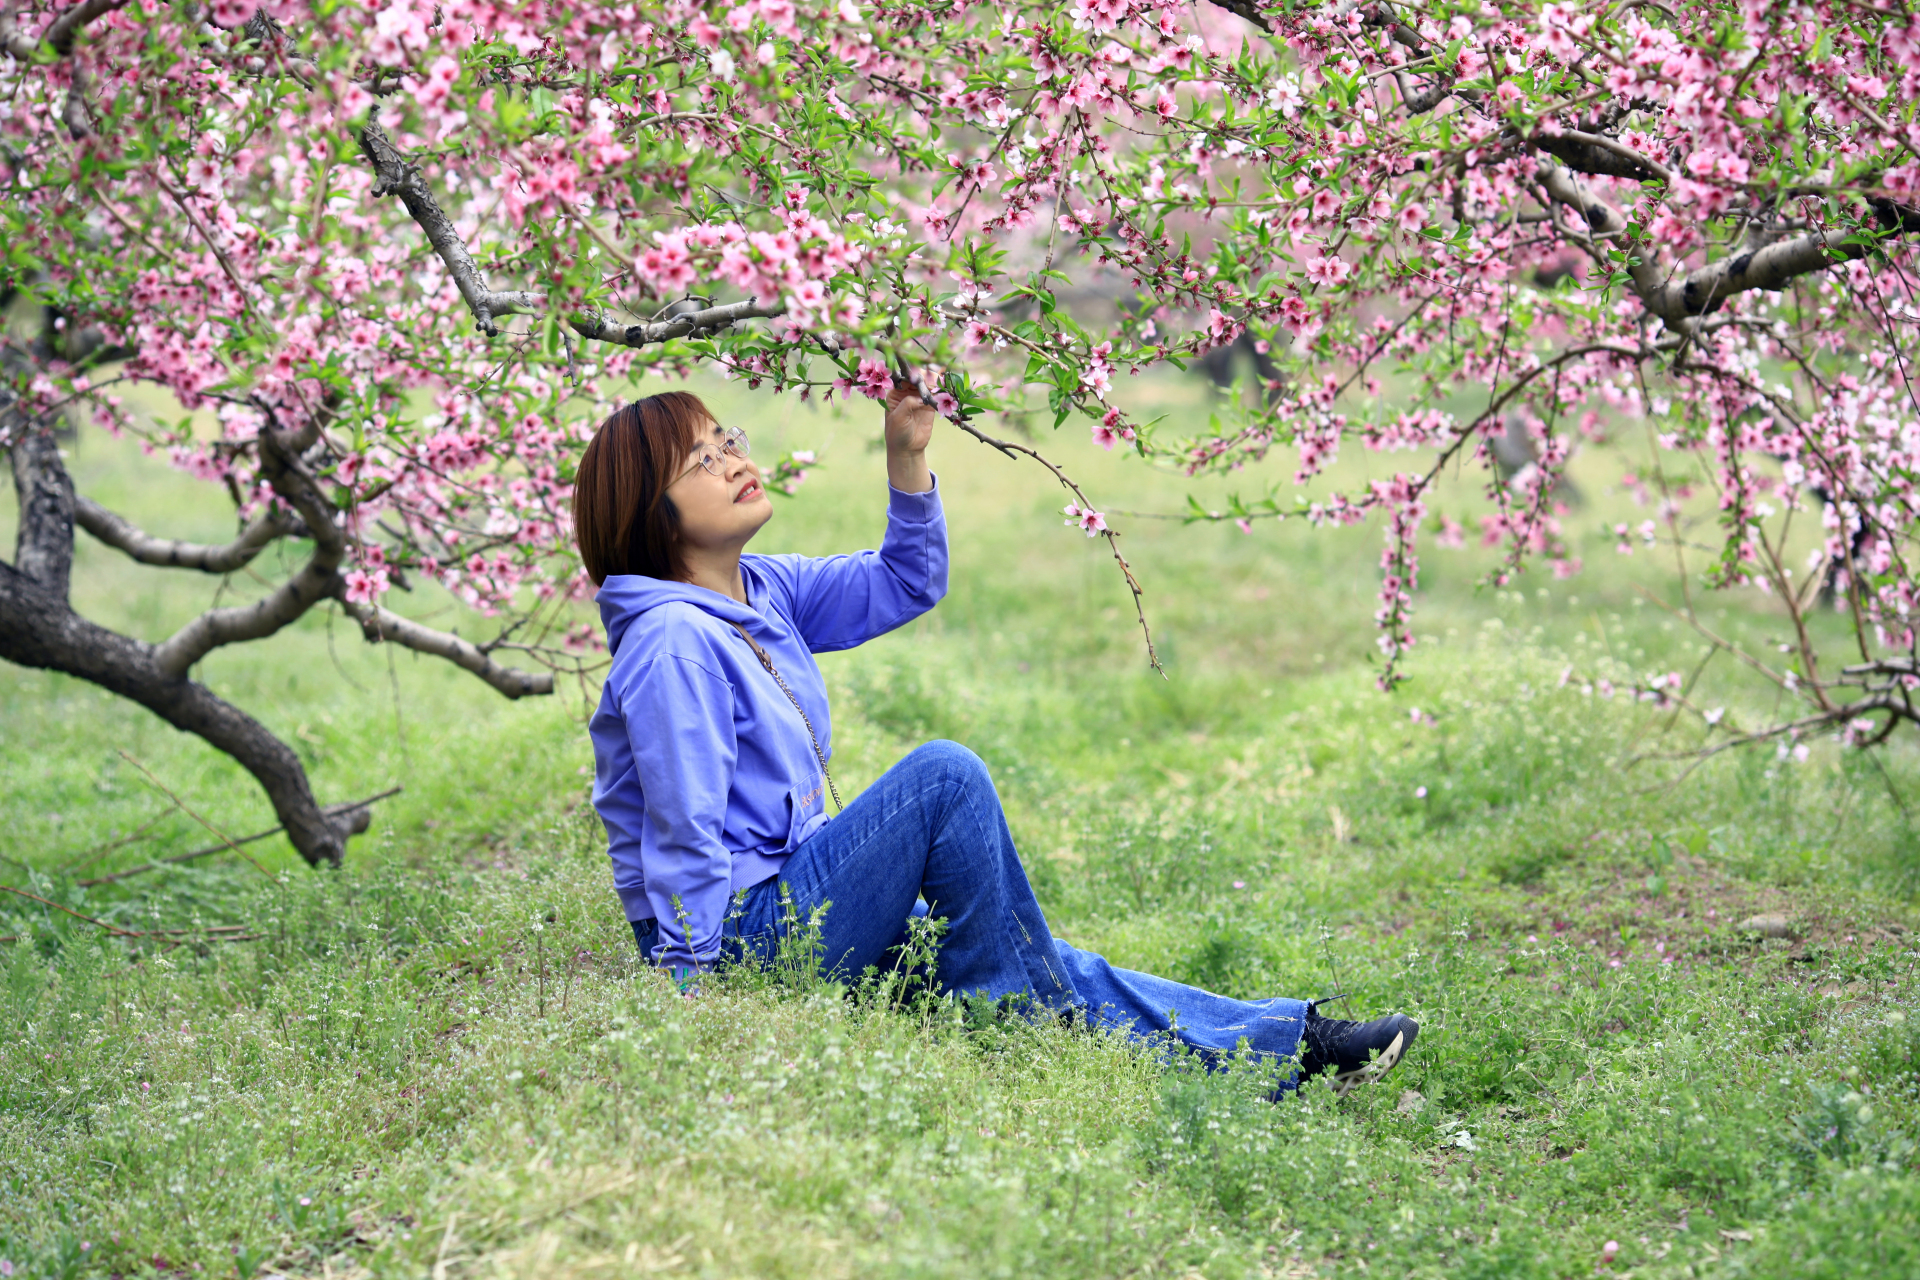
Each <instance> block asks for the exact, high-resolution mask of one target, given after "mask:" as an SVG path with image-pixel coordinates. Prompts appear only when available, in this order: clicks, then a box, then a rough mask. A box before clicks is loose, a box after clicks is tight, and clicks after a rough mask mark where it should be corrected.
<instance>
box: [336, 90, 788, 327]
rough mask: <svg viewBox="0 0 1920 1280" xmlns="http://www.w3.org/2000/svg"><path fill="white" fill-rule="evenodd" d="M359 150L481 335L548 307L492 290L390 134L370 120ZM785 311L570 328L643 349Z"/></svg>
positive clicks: (781, 306)
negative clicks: (498, 321) (503, 319)
mask: <svg viewBox="0 0 1920 1280" xmlns="http://www.w3.org/2000/svg"><path fill="white" fill-rule="evenodd" d="M360 149H361V151H362V152H363V153H365V155H366V157H367V160H368V162H369V163H371V164H372V165H373V169H374V173H375V175H376V181H375V182H374V187H373V194H374V195H376V196H381V195H387V194H389V193H392V194H396V195H398V196H399V197H400V200H401V202H402V203H404V204H405V205H406V206H407V212H408V213H409V214H411V215H412V217H413V220H414V221H415V222H417V223H419V224H420V229H421V230H422V231H424V232H426V234H427V242H428V243H429V244H431V245H432V246H433V249H434V252H435V253H438V254H439V255H440V260H441V261H442V262H444V263H446V264H447V272H448V274H449V275H451V276H452V277H453V282H454V284H455V285H456V286H457V287H458V288H459V290H460V296H461V297H462V298H464V299H466V303H467V309H468V310H470V311H471V312H473V317H474V322H475V324H476V326H477V327H478V328H479V329H480V331H481V332H482V333H484V334H486V335H487V336H488V337H490V338H491V337H494V336H496V335H498V334H499V332H500V330H499V329H498V327H496V326H495V325H494V323H493V320H494V317H495V316H504V315H513V314H517V313H520V312H538V311H541V310H544V309H545V307H546V298H545V297H544V296H542V295H541V294H538V293H529V292H523V291H497V290H494V289H491V288H489V287H488V286H487V282H486V278H485V277H484V276H482V275H481V274H480V268H479V267H478V266H477V265H476V264H475V263H474V260H473V255H472V254H470V253H468V252H467V246H466V245H465V244H464V243H463V242H462V241H461V239H460V236H459V234H458V233H457V232H456V231H455V230H454V229H453V220H452V219H451V218H449V217H448V216H447V214H446V211H445V210H444V209H442V208H441V207H440V203H439V201H437V200H435V199H434V198H433V192H432V191H430V190H428V188H427V184H426V183H425V181H423V180H422V179H421V177H420V168H419V166H418V165H416V164H414V163H412V162H411V161H409V160H408V159H407V158H406V156H405V155H403V154H402V153H401V151H400V149H399V148H398V147H396V146H394V145H393V140H392V139H391V138H389V137H388V136H387V133H386V130H384V129H382V128H381V127H380V126H379V125H378V124H375V123H374V122H373V121H371V120H369V121H368V122H367V123H366V125H365V126H364V127H363V128H362V129H361V130H360ZM786 313H787V304H786V303H785V302H774V303H772V304H769V305H762V304H761V303H758V302H753V301H746V302H729V303H724V304H722V305H720V306H717V307H707V308H705V309H703V310H699V311H690V312H687V313H685V314H683V315H677V316H673V317H671V318H669V319H666V320H659V321H655V322H653V323H650V324H634V325H617V324H614V323H612V322H610V321H609V320H607V318H606V317H604V316H575V317H573V318H572V319H570V320H569V321H568V324H569V325H570V326H571V327H572V328H573V331H574V332H575V333H577V334H579V335H580V336H581V337H583V338H588V339H592V340H594V341H597V342H617V343H619V344H621V345H622V346H628V347H644V346H649V345H651V344H653V343H657V342H667V341H669V340H671V339H674V338H685V337H705V336H707V335H709V334H713V333H717V332H718V331H719V330H721V329H724V328H726V327H727V326H728V325H731V324H732V323H733V322H734V321H736V320H757V319H767V318H768V317H771V316H781V315H785V314H786Z"/></svg>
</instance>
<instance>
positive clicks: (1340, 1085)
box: [1331, 1022, 1420, 1098]
mask: <svg viewBox="0 0 1920 1280" xmlns="http://www.w3.org/2000/svg"><path fill="white" fill-rule="evenodd" d="M1419 1034H1420V1028H1419V1026H1417V1025H1416V1024H1414V1023H1411V1022H1410V1023H1408V1024H1407V1026H1406V1027H1405V1028H1403V1029H1402V1030H1401V1031H1400V1033H1399V1034H1398V1035H1396V1036H1394V1038H1393V1039H1392V1041H1391V1042H1389V1043H1388V1045H1387V1047H1386V1048H1384V1049H1382V1050H1381V1051H1380V1056H1379V1057H1377V1058H1375V1059H1374V1060H1373V1061H1372V1062H1369V1063H1368V1064H1367V1065H1366V1066H1364V1067H1355V1068H1354V1069H1353V1070H1352V1071H1343V1072H1341V1073H1340V1074H1339V1075H1336V1076H1334V1077H1333V1080H1332V1082H1331V1083H1332V1085H1333V1093H1334V1096H1335V1097H1337V1098H1341V1097H1345V1096H1346V1095H1347V1094H1348V1093H1349V1092H1350V1091H1352V1090H1354V1089H1357V1088H1359V1087H1360V1086H1361V1085H1363V1084H1372V1083H1374V1082H1375V1081H1376V1080H1379V1079H1381V1078H1382V1077H1384V1076H1385V1075H1386V1074H1387V1072H1389V1071H1391V1070H1393V1069H1394V1068H1395V1067H1397V1066H1399V1065H1400V1060H1401V1059H1402V1058H1404V1057H1406V1056H1407V1050H1409V1049H1411V1048H1413V1042H1414V1039H1415V1038H1416V1037H1418V1036H1419Z"/></svg>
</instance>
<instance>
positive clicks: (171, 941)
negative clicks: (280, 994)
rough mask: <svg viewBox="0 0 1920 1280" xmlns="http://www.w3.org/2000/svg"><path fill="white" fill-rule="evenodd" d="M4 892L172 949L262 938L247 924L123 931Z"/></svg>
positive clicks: (10, 938)
mask: <svg viewBox="0 0 1920 1280" xmlns="http://www.w3.org/2000/svg"><path fill="white" fill-rule="evenodd" d="M0 892H5V893H11V894H15V895H17V896H19V897H22V898H30V899H32V900H33V901H35V902H38V903H39V904H40V905H42V906H46V907H52V908H53V909H54V910H55V911H64V912H65V913H66V914H68V915H70V916H72V917H73V918H74V919H75V920H82V921H85V922H86V923H87V924H90V925H92V926H94V927H95V928H96V929H105V930H106V931H107V932H108V933H110V934H112V935H113V936H114V937H116V938H151V939H153V940H154V941H155V942H158V943H162V944H164V945H166V946H169V947H177V946H182V945H184V944H185V943H189V942H250V941H252V940H253V939H254V938H257V937H259V936H260V935H259V934H255V933H248V932H247V930H248V929H249V928H251V927H252V926H250V925H244V924H213V925H193V926H189V927H187V928H181V929H122V928H121V927H120V926H119V925H117V924H110V923H108V922H107V921H105V920H96V919H94V918H93V917H92V916H90V915H84V914H82V913H81V912H78V911H75V910H74V909H73V908H72V907H67V906H62V905H61V904H60V903H58V902H55V901H53V900H52V899H51V898H43V897H41V896H40V895H39V894H37V893H28V892H27V891H26V890H25V889H16V888H14V887H13V886H12V885H7V884H0ZM18 941H20V935H19V934H17V933H9V934H0V942H18Z"/></svg>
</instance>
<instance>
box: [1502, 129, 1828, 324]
mask: <svg viewBox="0 0 1920 1280" xmlns="http://www.w3.org/2000/svg"><path fill="white" fill-rule="evenodd" d="M1536 176H1537V177H1538V178H1539V180H1540V185H1541V187H1542V188H1543V189H1544V190H1545V191H1546V193H1547V195H1548V196H1549V197H1550V198H1551V199H1552V200H1554V201H1555V202H1556V203H1558V204H1561V205H1564V206H1566V207H1567V208H1570V209H1573V210H1575V211H1576V212H1578V213H1579V214H1580V216H1581V218H1582V220H1584V221H1585V222H1586V224H1587V228H1588V231H1589V233H1590V234H1591V235H1592V237H1593V238H1594V240H1596V241H1602V240H1610V239H1616V238H1622V237H1624V235H1625V233H1626V231H1627V226H1628V224H1627V219H1626V217H1625V216H1624V215H1623V214H1621V212H1620V211H1619V210H1618V209H1616V208H1614V207H1613V206H1612V205H1611V204H1609V203H1608V202H1607V201H1605V200H1603V199H1601V198H1600V197H1599V196H1597V195H1595V194H1594V192H1593V190H1592V188H1590V187H1588V186H1587V184H1586V183H1584V182H1582V181H1581V180H1580V179H1579V177H1578V176H1577V175H1575V174H1574V173H1572V172H1571V171H1570V170H1568V169H1566V168H1564V167H1562V166H1561V165H1558V164H1552V163H1543V164H1541V166H1540V168H1539V169H1538V170H1537V171H1536ZM1836 239H1837V237H1834V236H1831V235H1829V234H1827V233H1824V232H1818V231H1815V232H1810V233H1808V234H1806V235H1799V236H1794V237H1792V238H1791V239H1788V240H1779V241H1776V242H1774V243H1773V244H1770V245H1767V246H1766V247H1765V248H1762V249H1757V250H1753V251H1751V252H1745V253H1738V254H1734V255H1732V256H1730V257H1726V258H1721V259H1720V260H1718V261H1716V262H1709V263H1708V264H1707V265H1705V266H1704V267H1699V268H1696V269H1695V270H1693V271H1689V272H1685V273H1678V272H1669V271H1668V269H1667V268H1666V267H1664V266H1663V265H1662V264H1661V262H1660V261H1659V255H1658V254H1657V253H1656V252H1652V251H1649V250H1643V251H1641V252H1638V253H1636V254H1634V255H1633V258H1632V261H1631V263H1630V265H1629V266H1628V268H1627V271H1628V274H1629V275H1630V277H1631V278H1632V280H1633V290H1634V292H1635V293H1636V294H1638V295H1639V298H1640V301H1641V303H1642V304H1644V305H1645V307H1646V308H1647V310H1648V311H1650V312H1652V313H1653V314H1654V315H1656V316H1659V317H1660V318H1661V319H1662V320H1664V321H1666V322H1667V323H1668V324H1669V325H1679V324H1683V323H1684V322H1686V321H1688V320H1690V319H1692V318H1693V317H1695V316H1700V315H1705V314H1706V313H1707V312H1710V311H1714V310H1717V309H1718V308H1719V307H1720V305H1721V304H1722V303H1724V302H1725V301H1726V300H1727V299H1728V298H1730V297H1732V296H1733V295H1734V294H1736V293H1745V292H1747V291H1748V290H1750V289H1782V288H1785V287H1786V285H1787V282H1788V281H1790V280H1792V279H1793V278H1794V277H1795V276H1802V275H1807V274H1809V273H1811V272H1815V271H1824V270H1826V269H1827V268H1828V267H1830V266H1832V265H1834V264H1835V263H1837V262H1845V261H1847V260H1849V259H1851V258H1856V257H1859V256H1860V253H1861V250H1860V249H1858V248H1857V247H1855V246H1851V245H1843V244H1839V243H1836Z"/></svg>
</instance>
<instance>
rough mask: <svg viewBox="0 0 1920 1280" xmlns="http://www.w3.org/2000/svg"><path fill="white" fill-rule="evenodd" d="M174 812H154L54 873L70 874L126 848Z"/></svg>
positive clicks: (79, 855)
mask: <svg viewBox="0 0 1920 1280" xmlns="http://www.w3.org/2000/svg"><path fill="white" fill-rule="evenodd" d="M172 813H173V810H172V809H171V808H167V809H162V810H161V811H160V812H159V813H156V814H154V815H153V817H151V818H149V819H147V820H146V821H145V822H143V823H141V824H140V825H139V826H137V827H135V828H134V829H133V831H132V832H131V833H130V834H128V835H124V836H121V837H120V838H119V839H118V840H109V841H107V843H105V844H97V845H95V846H94V847H93V848H91V849H88V850H87V851H86V852H84V853H80V854H76V855H75V856H74V857H72V858H71V859H69V860H68V861H67V863H66V865H65V866H62V867H61V868H60V869H59V870H58V871H56V872H55V873H54V874H56V875H63V876H70V875H72V874H73V873H74V872H76V871H79V870H80V869H81V868H83V867H86V866H89V865H91V864H93V863H95V862H98V861H99V860H100V859H102V858H104V857H106V856H107V855H108V854H110V853H112V852H113V851H114V850H115V849H120V848H124V847H126V846H127V845H130V844H133V843H135V842H136V841H138V840H140V839H141V838H142V837H144V836H145V835H146V834H147V832H149V831H151V830H153V829H154V828H155V827H157V826H159V825H160V823H161V822H162V821H163V820H164V819H166V818H167V817H168V816H169V815H170V814H172Z"/></svg>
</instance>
